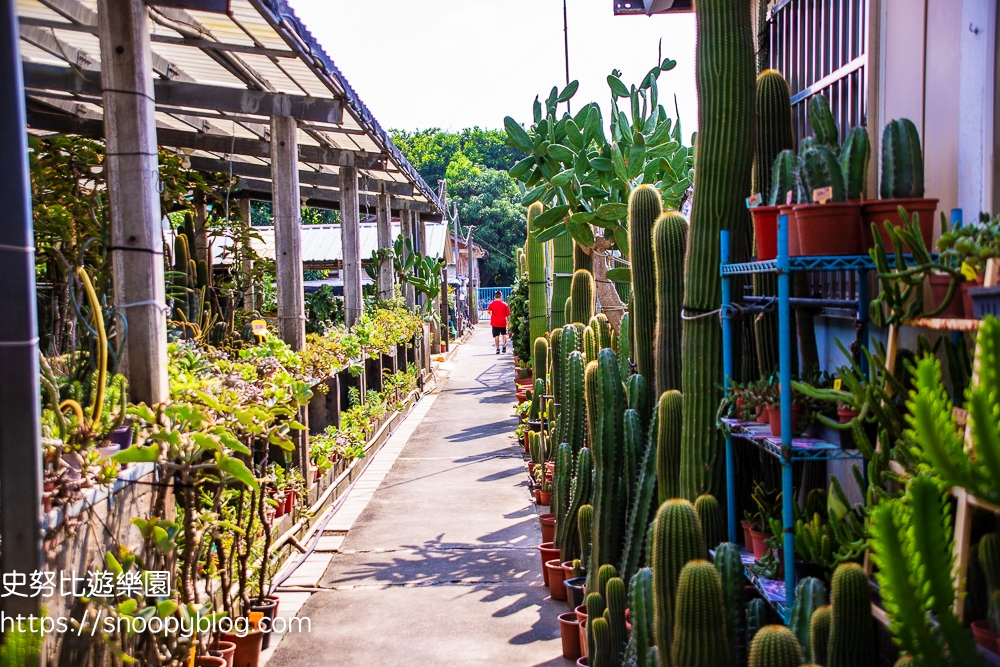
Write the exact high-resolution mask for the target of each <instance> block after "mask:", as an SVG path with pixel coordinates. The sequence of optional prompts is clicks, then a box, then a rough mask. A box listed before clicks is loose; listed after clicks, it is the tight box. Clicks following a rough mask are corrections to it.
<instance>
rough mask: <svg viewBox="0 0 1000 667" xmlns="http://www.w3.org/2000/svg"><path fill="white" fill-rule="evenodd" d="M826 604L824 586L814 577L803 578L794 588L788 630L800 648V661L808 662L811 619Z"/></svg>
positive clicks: (810, 652) (810, 653)
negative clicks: (793, 600)
mask: <svg viewBox="0 0 1000 667" xmlns="http://www.w3.org/2000/svg"><path fill="white" fill-rule="evenodd" d="M825 604H826V586H825V585H824V584H823V582H822V581H820V580H819V579H816V578H815V577H804V578H803V579H802V580H801V581H799V583H798V585H797V586H796V587H795V604H793V605H792V614H791V618H790V619H789V623H788V626H789V629H791V631H792V632H793V633H795V637H796V638H797V639H798V640H799V645H801V646H802V660H809V658H810V656H811V655H812V651H811V650H810V633H811V628H812V617H813V614H814V613H815V612H816V610H817V609H819V608H820V607H822V606H823V605H825Z"/></svg>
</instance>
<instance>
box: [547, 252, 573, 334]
mask: <svg viewBox="0 0 1000 667" xmlns="http://www.w3.org/2000/svg"><path fill="white" fill-rule="evenodd" d="M572 276H573V239H572V238H571V237H570V235H569V234H563V235H562V236H558V237H556V238H554V239H552V322H551V326H552V329H553V331H554V330H556V329H558V328H560V327H562V326H563V325H564V324H566V315H565V313H564V308H565V307H566V299H568V298H569V283H570V280H571V278H572Z"/></svg>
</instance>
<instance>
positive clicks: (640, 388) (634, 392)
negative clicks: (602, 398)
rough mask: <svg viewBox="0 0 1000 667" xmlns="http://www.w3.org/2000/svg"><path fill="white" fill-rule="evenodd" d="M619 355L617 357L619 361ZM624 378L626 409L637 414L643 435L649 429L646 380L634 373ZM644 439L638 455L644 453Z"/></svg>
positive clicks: (647, 386)
mask: <svg viewBox="0 0 1000 667" xmlns="http://www.w3.org/2000/svg"><path fill="white" fill-rule="evenodd" d="M620 359H621V355H619V360H620ZM622 377H623V378H625V395H626V397H627V400H628V407H629V408H631V409H633V410H635V411H636V412H637V413H639V423H640V424H641V427H642V432H643V434H645V433H646V431H647V430H648V429H649V417H650V410H651V407H650V393H649V389H650V387H649V385H648V383H647V382H646V378H644V377H643V376H641V375H639V374H638V373H636V374H635V375H623V376H622ZM645 449H646V446H645V438H644V439H643V444H642V449H641V450H640V454H641V453H642V452H643V451H645Z"/></svg>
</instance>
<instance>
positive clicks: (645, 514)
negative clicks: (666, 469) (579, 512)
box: [619, 415, 659, 582]
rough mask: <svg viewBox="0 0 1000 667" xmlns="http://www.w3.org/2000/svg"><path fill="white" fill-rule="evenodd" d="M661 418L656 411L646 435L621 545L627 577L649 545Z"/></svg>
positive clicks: (624, 573) (634, 569) (623, 569)
mask: <svg viewBox="0 0 1000 667" xmlns="http://www.w3.org/2000/svg"><path fill="white" fill-rule="evenodd" d="M658 420H659V418H658V417H657V416H656V415H653V419H652V420H651V421H650V424H649V429H648V431H647V434H648V435H647V437H648V440H649V443H648V444H647V445H646V450H645V451H644V452H643V454H642V463H641V464H640V466H639V479H638V482H637V484H636V486H635V494H634V496H633V499H632V506H631V508H630V509H629V514H628V528H627V530H626V532H625V547H624V548H623V549H622V564H621V567H620V568H619V569H620V571H621V573H622V577H623V578H624V579H625V581H629V582H631V577H632V576H633V574H634V573H635V571H636V570H637V569H638V568H639V564H640V563H642V556H643V553H644V552H646V551H647V549H646V534H647V532H648V531H649V525H650V523H651V522H650V516H651V515H652V513H653V502H654V500H653V496H654V495H655V494H656V440H655V439H654V438H655V437H656V433H657V430H658V429H657V422H658Z"/></svg>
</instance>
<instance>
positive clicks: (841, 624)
mask: <svg viewBox="0 0 1000 667" xmlns="http://www.w3.org/2000/svg"><path fill="white" fill-rule="evenodd" d="M832 588H833V593H832V595H831V596H830V606H831V607H832V616H831V618H830V640H829V642H828V643H827V651H826V662H827V667H869V666H870V665H872V664H873V663H874V659H875V632H874V628H873V626H872V615H871V585H870V584H869V583H868V575H866V574H865V571H864V570H863V569H862V568H861V566H860V565H858V564H857V563H845V564H843V565H841V566H839V567H838V568H837V569H836V570H835V571H834V573H833V582H832Z"/></svg>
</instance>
